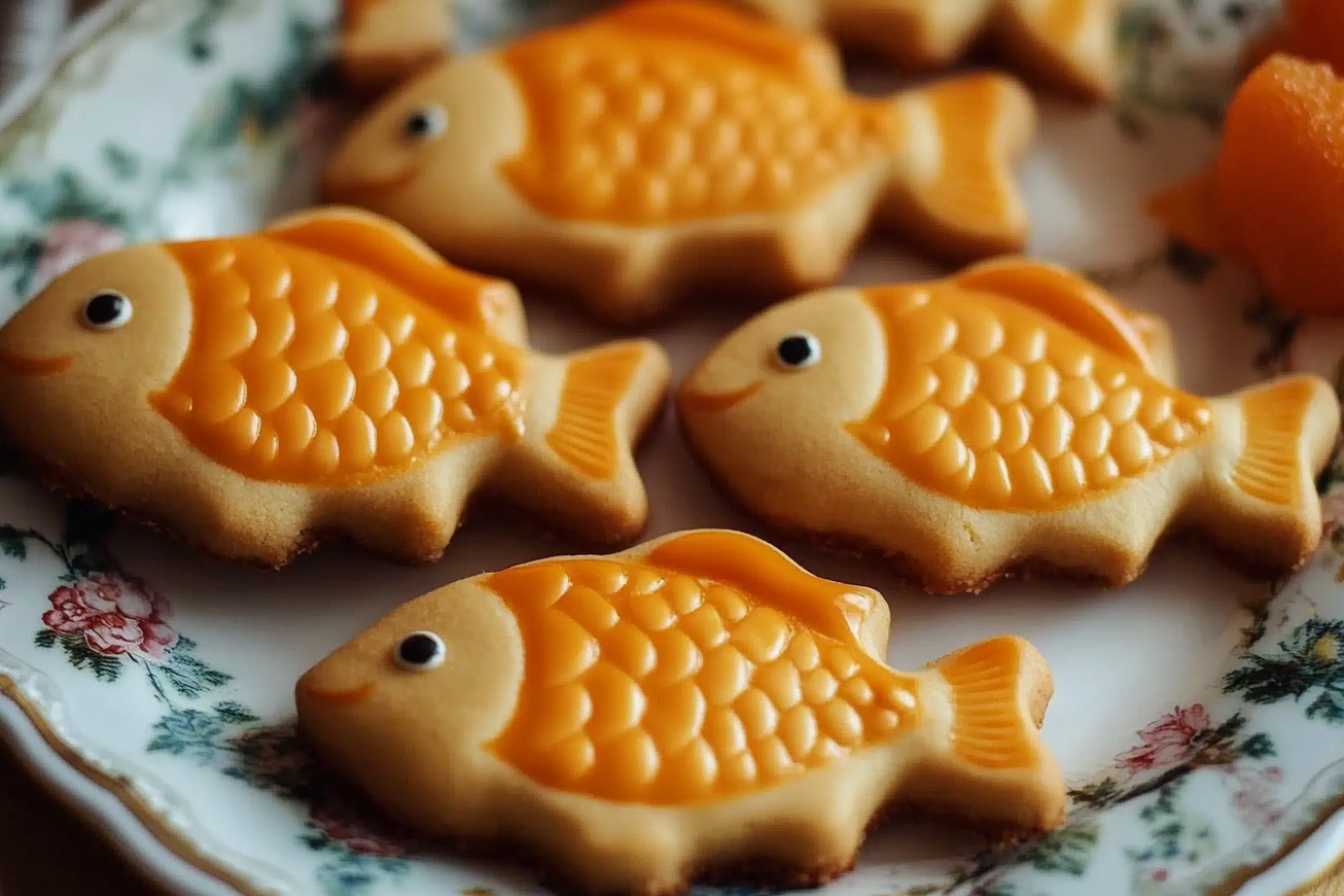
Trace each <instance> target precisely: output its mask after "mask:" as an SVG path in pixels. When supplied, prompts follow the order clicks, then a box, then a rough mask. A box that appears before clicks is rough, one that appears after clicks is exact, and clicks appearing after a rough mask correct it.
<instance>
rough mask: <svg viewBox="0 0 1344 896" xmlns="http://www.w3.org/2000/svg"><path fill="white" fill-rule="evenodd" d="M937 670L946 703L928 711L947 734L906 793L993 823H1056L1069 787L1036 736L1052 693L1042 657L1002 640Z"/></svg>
mask: <svg viewBox="0 0 1344 896" xmlns="http://www.w3.org/2000/svg"><path fill="white" fill-rule="evenodd" d="M933 671H934V674H935V676H936V677H937V678H939V679H941V682H940V684H941V686H942V687H941V690H943V692H944V693H945V694H946V695H947V701H946V704H944V705H943V707H942V708H941V711H940V707H933V706H931V707H929V708H928V710H927V712H928V714H929V715H930V716H931V717H933V716H938V717H941V720H942V721H943V723H944V724H945V725H946V728H945V729H943V730H945V731H946V734H945V736H942V737H937V736H935V737H934V738H933V739H932V747H931V753H930V755H929V756H928V757H927V758H926V761H925V762H924V763H923V764H922V766H921V768H920V769H918V770H917V771H916V772H915V773H914V774H912V775H911V776H910V777H909V779H907V781H906V782H905V790H906V793H907V794H908V795H909V796H910V797H911V798H912V799H913V800H914V801H915V802H919V803H925V802H927V803H928V804H929V805H930V806H939V807H941V808H942V810H943V811H949V812H950V813H951V814H953V815H965V816H967V817H969V818H971V819H973V820H976V821H986V822H989V823H992V824H995V825H1003V826H1009V827H1018V828H1026V829H1033V830H1039V829H1044V828H1049V827H1053V826H1054V825H1056V824H1058V823H1059V821H1060V820H1061V819H1062V818H1063V814H1064V781H1063V777H1062V775H1061V774H1060V771H1059V767H1058V765H1056V763H1055V760H1054V758H1053V757H1052V756H1051V755H1050V753H1049V751H1048V750H1046V748H1045V745H1044V744H1043V743H1042V742H1041V736H1040V730H1039V729H1040V726H1041V722H1042V721H1043V719H1044V718H1045V708H1046V704H1047V703H1049V702H1050V697H1051V695H1052V694H1053V692H1054V685H1053V683H1052V682H1051V678H1050V667H1049V666H1048V665H1046V662H1045V658H1044V657H1043V656H1041V654H1040V652H1039V651H1037V650H1036V648H1035V647H1032V646H1031V645H1030V644H1028V643H1027V642H1026V641H1024V640H1023V639H1021V638H1018V637H1014V636H1012V635H1002V636H999V637H996V638H990V639H989V640H987V641H981V642H980V643H978V644H973V645H971V646H970V647H965V648H963V649H961V650H958V651H957V652H955V653H952V654H949V655H947V656H945V657H943V658H942V659H940V660H938V661H936V662H935V663H933ZM931 721H932V722H933V723H934V724H937V721H935V720H933V719H931ZM949 801H951V802H949ZM958 802H964V805H958Z"/></svg>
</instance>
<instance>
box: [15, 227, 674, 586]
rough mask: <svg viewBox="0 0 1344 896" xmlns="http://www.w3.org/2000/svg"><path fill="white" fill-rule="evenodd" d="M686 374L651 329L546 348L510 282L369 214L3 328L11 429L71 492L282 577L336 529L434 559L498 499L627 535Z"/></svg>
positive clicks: (102, 282)
mask: <svg viewBox="0 0 1344 896" xmlns="http://www.w3.org/2000/svg"><path fill="white" fill-rule="evenodd" d="M666 381H667V360H666V357H665V356H664V355H663V352H662V350H661V349H659V348H658V347H657V346H656V345H654V344H653V343H651V342H648V341H644V340H639V341H628V342H618V343H612V344H609V345H604V346H600V347H598V348H595V349H592V350H589V351H586V352H579V353H577V354H574V355H569V356H565V357H550V356H546V355H542V354H539V353H537V352H534V351H532V350H530V349H528V348H527V347H526V343H525V336H524V321H523V311H522V306H521V304H520V303H519V301H518V296H517V293H516V292H515V291H514V289H513V287H512V286H511V285H509V284H508V283H505V282H503V281H499V280H488V279H485V278H482V277H479V276H476V275H474V274H470V273H468V272H466V271H462V270H459V269H458V268H454V267H452V266H451V265H449V264H447V263H446V262H444V261H443V260H442V259H441V258H439V257H438V256H437V255H435V254H434V253H433V252H431V251H430V250H429V249H428V248H427V247H425V246H424V245H423V244H422V243H420V242H419V241H418V240H417V239H415V238H414V237H413V236H411V235H410V234H409V233H407V232H406V231H404V230H403V229H401V228H400V227H398V226H397V225H395V224H392V223H391V222H388V221H384V220H382V219H380V218H377V217H375V216H373V215H370V214H368V213H367V212H361V211H356V210H348V209H324V210H317V211H312V212H308V213H304V214H300V215H297V216H294V217H291V218H288V219H285V220H283V221H280V222H279V223H276V224H274V225H273V226H271V227H269V228H267V229H266V230H263V231H261V232H259V233H256V234H252V235H246V236H236V237H225V238H220V239H207V240H197V241H191V242H179V243H163V244H157V245H142V246H135V247H132V248H129V249H124V250H120V251H117V252H112V253H109V254H107V255H102V256H98V257H96V258H93V259H90V260H89V261H86V262H84V263H83V264H81V265H79V266H77V267H75V268H74V269H73V270H71V271H70V272H68V273H66V274H64V275H63V276H61V277H59V278H58V279H56V280H55V281H54V282H53V283H52V284H51V285H50V286H48V287H47V288H46V289H45V290H44V291H43V292H42V293H41V294H40V295H38V296H37V297H36V298H34V299H33V300H32V301H31V302H30V303H29V304H28V305H27V306H26V307H24V308H23V309H22V310H20V311H19V312H18V313H17V314H16V315H14V317H13V318H12V319H11V320H10V321H9V322H8V323H7V324H6V325H5V326H4V327H3V329H0V427H3V430H4V432H5V433H6V435H7V436H8V438H9V439H10V440H11V441H12V442H13V443H14V444H15V445H16V446H17V447H18V448H20V449H22V450H23V452H24V453H25V454H26V455H27V456H28V457H29V458H31V460H32V461H33V463H34V464H35V466H36V467H37V468H38V470H39V471H40V472H42V473H43V474H44V475H45V476H46V477H47V478H48V479H50V480H52V481H54V482H55V483H56V484H58V485H59V486H61V487H62V488H63V489H65V490H66V491H69V492H73V493H76V494H86V495H89V496H91V497H94V498H96V499H98V500H100V501H102V502H104V503H106V504H109V505H111V506H112V507H115V508H119V509H122V510H125V511H127V512H129V513H131V514H133V515H137V516H143V517H147V518H148V519H150V520H152V521H154V522H156V523H160V524H162V525H164V526H166V527H168V528H171V529H173V530H175V531H177V532H179V533H180V534H182V535H183V536H185V537H186V538H187V539H188V540H190V541H192V542H196V543H198V544H200V545H202V546H203V547H205V548H207V549H209V550H210V551H212V552H214V553H217V554H220V555H223V556H226V557H237V558H243V559H249V560H253V561H257V562H260V563H263V564H267V565H272V566H280V565H282V564H284V563H285V562H287V561H288V560H289V559H290V558H291V557H293V556H294V554H295V553H296V552H298V551H300V550H302V549H303V548H305V547H307V546H308V545H310V544H311V543H312V542H314V541H315V540H316V538H317V537H318V536H319V535H322V534H326V533H328V532H335V533H340V534H344V535H347V536H349V537H351V538H354V539H355V540H357V541H359V542H362V543H364V544H366V545H368V546H370V547H372V548H375V549H377V550H379V551H382V552H384V553H387V554H389V555H392V556H396V557H400V558H405V559H409V560H429V559H433V558H434V557H437V556H438V555H439V554H440V553H441V552H442V550H443V548H444V546H445V545H446V544H447V543H448V540H449V539H450V538H451V537H452V535H453V532H454V530H455V529H456V528H457V524H458V520H459V518H460V517H461V515H462V511H463V509H464V505H465V504H466V502H467V500H468V499H469V498H470V497H472V495H473V494H474V493H475V492H477V491H481V490H484V491H487V492H490V493H493V494H498V495H502V496H504V497H507V498H509V499H511V500H513V501H515V502H516V503H518V504H519V505H521V506H522V507H525V508H527V509H529V510H532V511H534V512H536V513H537V514H538V515H540V516H541V517H542V518H544V519H545V520H547V521H550V522H554V523H556V524H559V525H561V526H563V527H564V528H566V529H569V530H571V531H573V532H574V533H576V534H578V535H580V536H582V537H585V538H592V539H594V540H596V541H599V542H606V543H616V542H620V541H625V540H628V539H630V538H632V537H633V536H634V535H635V534H637V533H638V531H639V530H640V529H641V528H642V526H643V523H644V519H645V516H646V511H647V507H646V499H645V495H644V488H643V484H642V482H641V481H640V478H639V474H638V472H637V471H636V469H635V465H634V461H633V458H632V456H631V444H632V442H633V441H634V440H635V439H636V438H637V437H638V436H639V435H640V433H641V432H643V430H644V429H645V427H646V426H647V425H648V423H649V422H650V421H651V419H652V418H653V416H654V413H655V412H656V410H657V409H658V407H659V405H660V403H661V400H662V396H663V393H664V390H665V387H666Z"/></svg>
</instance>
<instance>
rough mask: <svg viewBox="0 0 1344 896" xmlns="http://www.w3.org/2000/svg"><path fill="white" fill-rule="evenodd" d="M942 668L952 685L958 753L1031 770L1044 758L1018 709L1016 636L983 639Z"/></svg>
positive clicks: (976, 761) (983, 764)
mask: <svg viewBox="0 0 1344 896" xmlns="http://www.w3.org/2000/svg"><path fill="white" fill-rule="evenodd" d="M937 666H938V671H939V672H940V673H942V675H943V678H945V679H946V680H947V683H948V684H949V685H951V694H952V750H953V751H954V752H955V753H956V754H957V755H958V756H960V757H961V758H962V759H964V760H966V761H967V762H969V763H971V764H972V765H976V766H979V767H980V768H1027V767H1029V766H1031V765H1033V764H1035V763H1036V762H1037V761H1038V760H1039V758H1040V741H1039V740H1038V739H1037V737H1036V729H1035V727H1034V726H1032V725H1031V724H1030V720H1029V719H1028V718H1027V717H1026V716H1025V715H1024V714H1023V712H1022V711H1021V709H1020V708H1019V706H1020V702H1021V697H1020V695H1019V694H1018V690H1019V688H1021V685H1022V675H1021V671H1022V646H1021V644H1020V643H1019V642H1018V641H1017V640H1016V639H1014V638H994V639H992V640H989V641H983V642H981V643H979V644H976V645H974V646H972V647H968V648H966V649H965V650H960V651H958V652H957V653H955V654H954V655H952V656H951V657H948V658H946V659H943V660H940V661H939V662H938V663H937ZM987 735H988V736H987Z"/></svg>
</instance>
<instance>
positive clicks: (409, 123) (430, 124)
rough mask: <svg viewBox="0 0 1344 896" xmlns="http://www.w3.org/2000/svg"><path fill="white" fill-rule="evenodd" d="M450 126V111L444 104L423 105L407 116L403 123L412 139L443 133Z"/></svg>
mask: <svg viewBox="0 0 1344 896" xmlns="http://www.w3.org/2000/svg"><path fill="white" fill-rule="evenodd" d="M447 126H448V113H447V112H445V111H443V107H442V106H437V105H430V106H421V107H420V108H418V109H416V110H414V111H412V112H411V114H410V115H407V116H406V121H405V123H404V124H403V125H402V128H403V130H405V132H406V136H407V137H410V138H411V139H412V140H428V139H430V138H431V137H437V136H438V135H439V134H442V133H443V129H444V128H445V127H447Z"/></svg>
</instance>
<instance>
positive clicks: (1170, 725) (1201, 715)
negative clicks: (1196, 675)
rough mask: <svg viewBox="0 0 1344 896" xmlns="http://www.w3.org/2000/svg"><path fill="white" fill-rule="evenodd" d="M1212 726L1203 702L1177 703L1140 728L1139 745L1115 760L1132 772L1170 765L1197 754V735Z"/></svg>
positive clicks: (1117, 763) (1121, 766) (1118, 764)
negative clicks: (1180, 705)
mask: <svg viewBox="0 0 1344 896" xmlns="http://www.w3.org/2000/svg"><path fill="white" fill-rule="evenodd" d="M1208 728H1209V713H1208V711H1207V710H1206V709H1204V704H1202V703H1193V704H1191V705H1190V706H1187V707H1185V708H1184V709H1182V708H1181V707H1179V706H1177V707H1175V708H1173V709H1172V711H1171V712H1169V713H1167V714H1166V715H1164V716H1162V717H1161V718H1160V719H1158V720H1157V721H1156V722H1153V723H1152V724H1150V725H1148V726H1147V727H1146V728H1144V729H1143V730H1142V731H1140V732H1139V740H1141V741H1142V743H1141V744H1139V745H1138V746H1137V747H1134V748H1133V749H1132V750H1129V751H1128V752H1125V753H1121V754H1120V755H1119V756H1117V757H1115V764H1116V765H1117V766H1119V767H1120V768H1123V769H1126V770H1127V771H1129V772H1130V773H1131V774H1132V773H1134V772H1141V771H1146V770H1148V769H1152V768H1167V767H1169V766H1172V765H1176V764H1178V763H1181V762H1184V761H1185V760H1186V759H1189V758H1190V756H1191V755H1193V754H1194V752H1195V749H1196V747H1195V746H1194V739H1195V736H1196V735H1197V734H1199V733H1200V732H1202V731H1207V730H1208Z"/></svg>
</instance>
